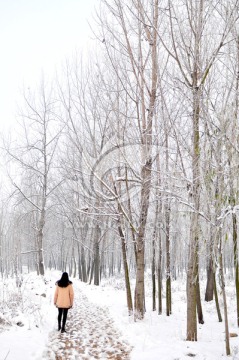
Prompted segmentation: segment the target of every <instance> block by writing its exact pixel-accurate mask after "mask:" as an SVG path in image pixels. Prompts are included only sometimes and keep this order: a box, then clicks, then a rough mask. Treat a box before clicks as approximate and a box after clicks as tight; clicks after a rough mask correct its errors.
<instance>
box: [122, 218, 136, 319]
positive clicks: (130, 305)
mask: <svg viewBox="0 0 239 360" xmlns="http://www.w3.org/2000/svg"><path fill="white" fill-rule="evenodd" d="M119 221H120V220H119ZM118 231H119V235H120V238H121V248H122V255H123V265H124V277H125V288H126V297H127V306H128V311H129V315H131V314H132V312H133V302H132V295H131V288H130V280H129V268H128V262H127V253H126V240H125V236H124V233H123V230H122V228H121V225H120V224H119V225H118Z"/></svg>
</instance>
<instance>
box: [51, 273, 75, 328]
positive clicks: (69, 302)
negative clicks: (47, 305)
mask: <svg viewBox="0 0 239 360" xmlns="http://www.w3.org/2000/svg"><path fill="white" fill-rule="evenodd" d="M73 300H74V291H73V286H72V281H70V280H69V276H68V273H67V272H63V274H62V276H61V279H60V280H58V281H57V282H56V290H55V295H54V305H55V306H56V307H57V308H58V331H60V330H61V332H62V333H64V332H66V329H65V325H66V319H67V313H68V309H70V308H71V307H72V306H73ZM62 315H63V321H62V326H61V319H62Z"/></svg>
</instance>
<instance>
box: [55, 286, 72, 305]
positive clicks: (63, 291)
mask: <svg viewBox="0 0 239 360" xmlns="http://www.w3.org/2000/svg"><path fill="white" fill-rule="evenodd" d="M73 300H74V291H73V286H72V285H71V284H69V285H68V286H67V287H64V288H63V287H60V286H58V285H57V286H56V290H55V295H54V304H55V305H56V306H57V307H58V308H63V309H69V308H70V307H71V306H73Z"/></svg>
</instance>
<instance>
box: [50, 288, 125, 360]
mask: <svg viewBox="0 0 239 360" xmlns="http://www.w3.org/2000/svg"><path fill="white" fill-rule="evenodd" d="M74 291H75V300H74V307H73V308H72V309H70V310H69V312H68V318H67V322H66V331H67V332H66V333H64V334H61V333H60V332H58V331H57V330H55V331H52V332H51V333H50V334H49V344H48V348H47V350H46V351H45V353H44V354H43V359H46V360H81V359H82V360H83V359H84V360H93V359H116V360H121V359H122V360H128V359H130V352H131V346H130V345H129V344H128V343H127V341H126V340H125V339H124V338H123V337H122V335H121V334H120V333H119V331H118V330H117V329H116V328H115V326H114V323H113V320H112V319H111V318H110V317H109V314H108V311H107V308H103V307H100V306H98V305H96V304H93V303H90V302H89V300H88V299H87V297H86V296H85V295H84V294H82V292H81V291H80V290H79V289H74ZM56 328H57V311H56Z"/></svg>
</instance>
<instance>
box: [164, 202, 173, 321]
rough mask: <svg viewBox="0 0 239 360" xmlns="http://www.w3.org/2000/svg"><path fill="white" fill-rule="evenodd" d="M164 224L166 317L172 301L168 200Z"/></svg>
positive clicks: (170, 309) (170, 311) (169, 311)
mask: <svg viewBox="0 0 239 360" xmlns="http://www.w3.org/2000/svg"><path fill="white" fill-rule="evenodd" d="M165 223H166V314H167V316H169V315H171V313H172V300H171V263H170V206H169V204H168V200H167V203H166V213H165Z"/></svg>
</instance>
